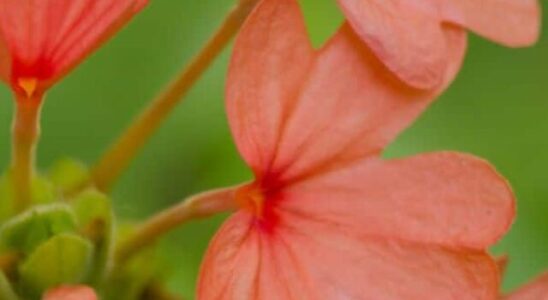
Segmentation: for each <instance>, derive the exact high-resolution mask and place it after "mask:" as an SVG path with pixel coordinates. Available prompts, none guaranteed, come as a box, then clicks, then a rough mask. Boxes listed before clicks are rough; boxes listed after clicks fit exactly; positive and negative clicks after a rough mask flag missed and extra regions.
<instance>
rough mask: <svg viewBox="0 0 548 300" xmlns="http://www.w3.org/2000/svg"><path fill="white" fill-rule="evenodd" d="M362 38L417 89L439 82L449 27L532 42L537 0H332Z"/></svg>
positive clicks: (448, 47)
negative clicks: (336, 2) (337, 4)
mask: <svg viewBox="0 0 548 300" xmlns="http://www.w3.org/2000/svg"><path fill="white" fill-rule="evenodd" d="M337 1H338V3H339V5H340V6H341V8H342V10H343V12H344V14H345V15H346V17H347V18H348V21H349V22H350V24H351V25H352V27H353V28H354V30H355V31H356V32H357V33H358V35H359V36H360V37H361V39H362V40H363V41H364V42H365V43H367V45H368V46H369V47H370V48H371V49H372V50H373V52H375V54H376V55H377V56H378V57H379V58H380V59H381V60H382V61H383V62H384V63H385V64H386V65H387V66H388V68H389V69H391V70H392V71H393V72H394V73H395V74H397V76H398V77H400V78H401V79H403V80H404V81H405V82H407V83H408V84H411V85H413V86H415V87H419V88H432V87H434V86H436V85H437V84H439V83H440V82H441V81H442V78H443V74H444V72H445V68H446V67H447V65H448V64H449V60H448V58H449V57H448V54H449V52H450V51H451V48H452V47H454V45H452V44H448V43H447V41H446V38H445V35H446V34H447V33H446V31H447V28H448V27H454V26H458V27H459V28H462V29H461V30H465V29H469V30H471V31H473V32H475V33H477V34H479V35H481V36H483V37H486V38H488V39H490V40H493V41H495V42H498V43H500V44H503V45H506V46H510V47H520V46H527V45H531V44H533V43H534V42H535V41H536V40H537V38H538V35H539V30H540V5H539V3H538V1H537V0H392V1H386V0H337Z"/></svg>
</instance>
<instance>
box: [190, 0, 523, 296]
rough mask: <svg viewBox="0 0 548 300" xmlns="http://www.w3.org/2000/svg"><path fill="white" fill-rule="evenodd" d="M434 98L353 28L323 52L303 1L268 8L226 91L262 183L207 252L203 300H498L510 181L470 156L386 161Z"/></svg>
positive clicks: (251, 30) (236, 56)
mask: <svg viewBox="0 0 548 300" xmlns="http://www.w3.org/2000/svg"><path fill="white" fill-rule="evenodd" d="M448 32H451V35H448V36H447V38H450V39H451V42H452V43H453V44H455V45H459V44H462V43H464V42H465V38H464V33H463V32H461V31H459V30H452V31H448ZM461 49H462V47H456V48H454V50H455V51H454V52H453V53H452V55H451V60H450V61H451V64H452V66H451V67H450V68H449V69H450V70H451V71H450V72H448V73H447V74H446V78H445V80H446V81H447V82H449V81H450V80H451V79H452V77H453V76H454V75H455V72H456V70H457V69H458V66H459V65H460V63H461V61H462V57H463V52H462V51H461ZM435 94H436V92H427V91H420V90H415V89H412V88H410V87H408V86H407V85H404V84H403V83H402V82H401V81H399V80H398V79H397V78H395V77H393V75H392V74H391V73H390V72H389V71H388V70H387V69H386V68H385V67H384V65H382V64H381V63H380V62H379V61H378V60H377V58H376V56H375V55H373V54H372V53H371V52H370V50H368V49H367V48H366V47H364V45H363V43H361V41H359V39H358V37H357V36H355V34H354V33H353V32H352V30H351V29H350V28H349V26H347V25H345V26H343V27H342V29H341V30H340V31H339V32H338V33H337V34H336V35H335V36H334V37H333V38H332V39H331V40H330V41H329V42H328V43H327V44H326V45H325V46H324V47H323V48H322V49H321V50H319V51H315V50H313V49H312V47H311V46H310V43H309V41H308V39H307V35H306V30H305V26H304V24H303V19H302V16H301V15H300V11H299V8H298V4H297V3H296V1H295V0H264V1H263V2H261V3H260V4H259V6H258V7H257V8H256V10H255V11H254V13H253V14H252V15H251V16H250V17H249V19H248V20H247V23H246V24H245V25H244V28H243V29H242V31H241V32H240V35H239V37H238V38H237V41H236V44H235V48H234V53H233V57H232V61H231V66H230V71H229V76H228V83H227V110H228V119H229V122H230V126H231V129H232V133H233V135H234V138H235V140H236V144H237V147H238V149H239V151H240V153H241V154H242V156H243V158H244V159H245V161H246V162H247V164H248V165H249V166H250V167H251V169H252V170H253V172H254V175H255V180H254V181H253V182H252V183H249V184H247V185H244V186H243V187H241V188H239V189H238V190H237V191H236V193H235V195H236V196H235V199H234V201H235V202H236V203H238V204H239V207H240V208H239V209H238V210H237V211H236V212H235V213H234V214H233V215H232V216H231V217H230V218H229V219H228V220H227V221H226V222H225V224H224V225H223V226H222V228H221V229H220V231H219V232H218V233H217V234H216V236H215V237H214V238H213V240H212V242H211V244H210V246H209V249H208V251H207V253H206V256H205V260H204V262H203V265H202V268H201V274H200V278H199V284H198V290H197V293H198V298H199V299H238V300H241V299H261V300H265V299H266V300H268V299H299V300H300V299H496V298H497V297H498V288H499V286H498V283H499V274H498V268H497V265H496V263H495V262H494V260H493V259H492V258H491V257H490V256H489V255H488V254H487V253H486V252H485V249H486V248H487V247H489V246H490V245H492V244H493V243H494V242H495V241H497V240H498V239H499V237H500V236H501V235H503V234H504V233H505V232H506V231H507V229H508V227H509V225H510V224H511V222H512V219H513V216H514V198H513V194H512V192H511V190H510V188H509V186H508V185H507V183H506V181H505V180H504V179H503V178H502V177H501V176H500V175H499V174H497V172H496V171H495V170H494V169H493V168H492V167H491V166H490V165H489V164H488V163H487V162H485V161H483V160H481V159H478V158H475V157H472V156H470V155H465V154H459V153H452V152H440V153H431V154H422V155H417V156H414V157H410V158H405V159H393V160H384V159H381V157H380V154H381V152H382V150H383V148H384V147H385V146H386V145H387V144H388V143H390V142H391V141H392V140H393V139H394V138H395V137H396V135H397V134H398V133H400V132H401V131H402V130H403V129H405V128H406V127H407V126H409V124H410V123H411V122H413V120H414V119H415V118H416V117H417V116H418V115H419V114H420V112H421V111H422V110H423V109H425V107H427V106H428V104H429V103H430V102H431V101H432V99H433V98H435V96H436V95H435Z"/></svg>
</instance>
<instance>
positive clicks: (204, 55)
mask: <svg viewBox="0 0 548 300" xmlns="http://www.w3.org/2000/svg"><path fill="white" fill-rule="evenodd" d="M257 2H258V0H239V2H238V4H237V5H236V6H235V7H234V8H233V9H232V10H231V11H230V13H229V14H228V15H227V17H226V18H225V20H224V21H223V23H222V25H221V26H220V28H219V29H218V30H217V32H215V34H214V35H213V36H212V37H211V38H210V40H209V41H208V42H207V43H206V45H205V46H204V47H203V49H202V50H201V51H200V52H199V54H198V55H197V56H196V57H195V58H194V59H193V60H192V61H191V62H190V64H189V65H188V66H187V67H186V68H184V69H183V70H182V71H181V72H180V73H179V75H178V76H177V77H176V78H175V79H174V80H173V81H172V83H171V84H170V85H169V86H168V87H167V88H166V90H165V91H164V92H163V93H161V94H160V95H159V96H158V97H157V98H156V99H155V100H153V102H152V103H151V104H150V106H149V107H148V108H147V109H146V110H145V111H144V112H143V113H142V114H141V115H140V116H139V117H138V118H137V119H136V120H135V121H134V122H133V123H132V124H131V125H130V126H129V127H128V128H127V130H126V131H125V132H124V133H123V134H122V135H121V136H120V138H119V139H118V140H117V141H116V142H115V143H114V144H113V145H112V146H111V148H110V149H108V150H107V152H106V153H105V154H104V155H103V157H102V158H101V159H100V160H99V161H98V162H97V164H96V165H95V167H94V168H93V169H92V176H91V179H90V180H91V182H87V183H85V184H82V185H81V186H79V187H77V189H81V188H84V187H86V186H88V185H90V184H94V185H95V186H96V187H97V188H98V189H99V190H101V191H108V190H109V189H110V188H111V186H112V185H113V183H114V182H115V181H116V180H117V179H118V177H119V176H120V174H121V173H122V172H123V171H124V170H125V169H126V167H127V166H128V164H129V163H130V161H131V160H132V159H133V158H134V157H135V155H136V154H137V152H138V151H139V150H140V149H141V148H142V146H143V145H144V144H145V143H146V142H147V140H148V139H149V138H150V137H151V135H152V134H153V133H154V132H155V130H156V129H157V128H158V127H159V126H160V125H161V123H162V121H163V120H164V119H165V118H166V117H167V115H168V114H169V113H170V112H171V111H172V110H173V108H174V107H175V106H176V105H177V104H178V103H179V102H180V101H181V99H182V98H183V97H184V96H185V95H186V93H187V92H188V91H189V90H190V88H191V87H192V86H193V85H194V84H195V83H196V81H197V80H198V79H199V78H200V76H201V75H202V74H203V73H204V72H205V71H206V70H207V69H208V67H209V66H210V65H211V63H212V62H213V61H214V59H215V58H216V57H217V56H218V55H219V54H220V53H221V52H222V50H223V49H224V48H225V47H226V46H227V45H228V43H229V42H230V40H232V38H233V37H234V36H235V35H236V33H237V32H238V30H239V29H240V27H241V26H242V24H243V22H244V21H245V19H246V17H247V16H248V15H249V13H250V12H251V10H252V9H253V7H254V6H255V4H256V3H257Z"/></svg>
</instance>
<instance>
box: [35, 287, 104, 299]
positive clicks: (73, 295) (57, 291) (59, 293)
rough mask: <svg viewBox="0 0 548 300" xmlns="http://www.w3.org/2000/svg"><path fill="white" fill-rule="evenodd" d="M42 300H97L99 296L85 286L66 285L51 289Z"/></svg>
mask: <svg viewBox="0 0 548 300" xmlns="http://www.w3.org/2000/svg"><path fill="white" fill-rule="evenodd" d="M42 300H97V295H96V294H95V291H94V290H93V289H92V288H90V287H88V286H85V285H75V286H69V285H66V286H60V287H56V288H53V289H50V290H49V291H47V292H46V293H45V294H44V296H43V297H42Z"/></svg>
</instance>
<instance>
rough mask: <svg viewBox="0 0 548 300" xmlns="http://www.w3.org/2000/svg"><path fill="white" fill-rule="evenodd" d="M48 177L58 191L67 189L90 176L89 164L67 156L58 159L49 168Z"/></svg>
mask: <svg viewBox="0 0 548 300" xmlns="http://www.w3.org/2000/svg"><path fill="white" fill-rule="evenodd" d="M48 178H49V179H50V180H51V182H52V183H53V185H54V186H55V187H56V189H57V190H58V191H67V190H70V189H71V188H74V187H75V186H77V185H78V184H80V183H82V182H85V181H86V180H87V179H88V178H89V172H88V169H87V166H86V165H85V164H83V163H82V162H80V161H78V160H75V159H71V158H65V159H61V160H58V161H57V162H55V163H54V164H53V166H52V167H51V168H50V169H49V172H48Z"/></svg>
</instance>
